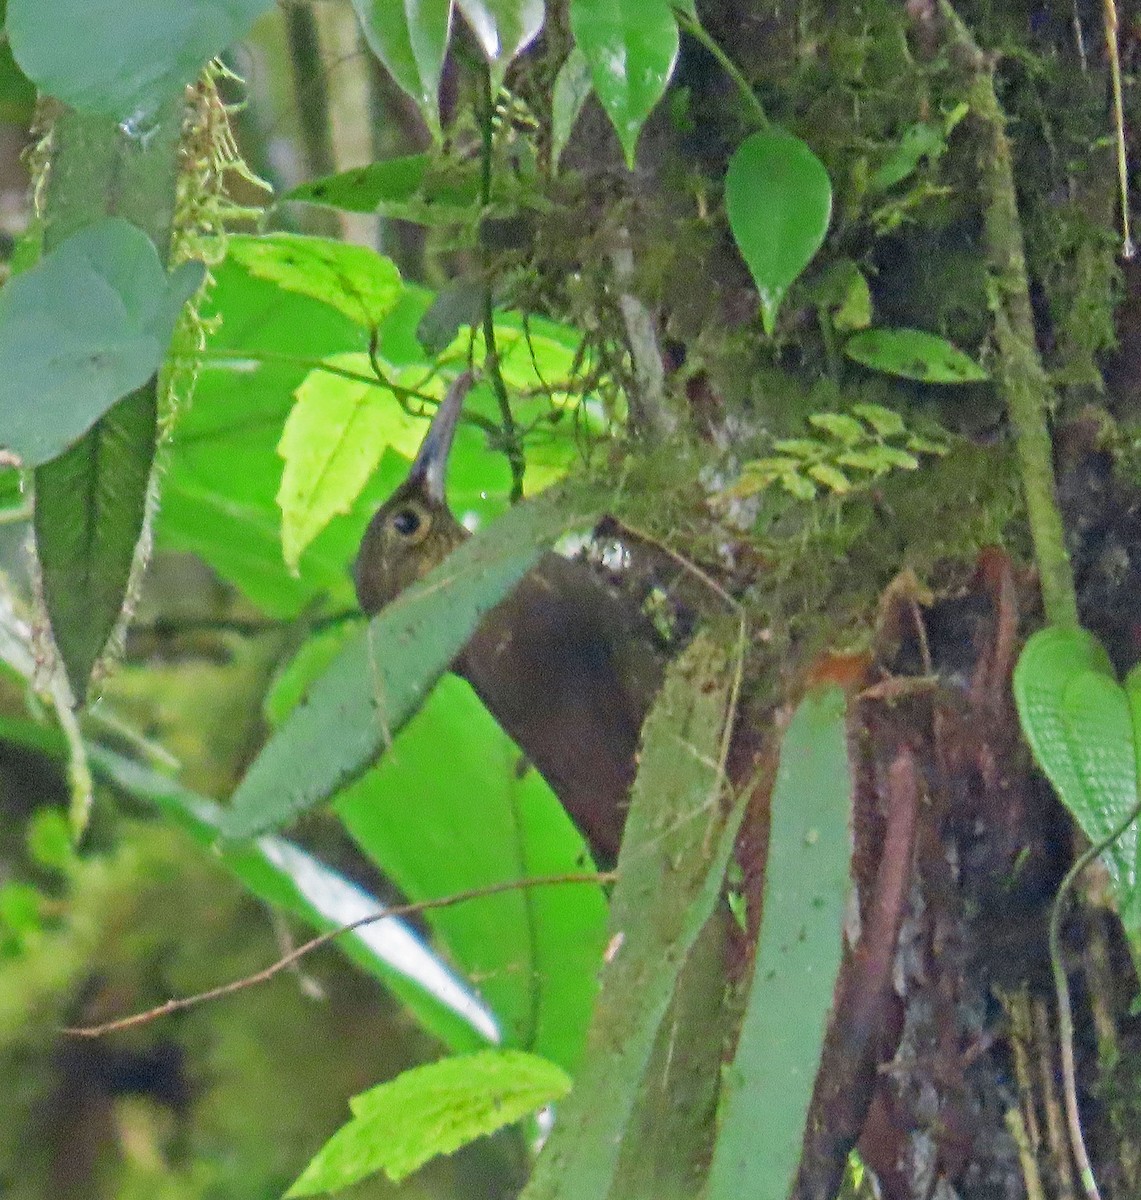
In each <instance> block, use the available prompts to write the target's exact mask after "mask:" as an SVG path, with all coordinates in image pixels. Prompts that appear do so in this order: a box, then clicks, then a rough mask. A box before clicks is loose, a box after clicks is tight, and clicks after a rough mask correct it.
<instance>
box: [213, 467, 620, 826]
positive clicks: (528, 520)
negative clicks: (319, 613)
mask: <svg viewBox="0 0 1141 1200" xmlns="http://www.w3.org/2000/svg"><path fill="white" fill-rule="evenodd" d="M606 500H607V495H606V493H605V492H599V493H597V494H596V493H595V491H594V490H593V489H591V488H589V487H586V486H581V487H579V488H578V489H577V490H563V491H562V492H561V494H559V495H557V496H556V495H553V494H552V493H546V494H545V495H543V496H540V497H539V498H538V499H537V500H535V501H532V502H530V503H528V504H522V505H519V506H518V507H517V508H514V509H512V510H511V511H510V512H509V513H507V514H506V515H505V516H503V517H502V518H501V519H500V520H499V521H497V522H495V523H494V524H493V525H492V526H491V527H490V528H489V529H488V530H486V531H482V532H481V533H479V534H477V535H476V536H475V537H474V538H472V539H471V540H470V541H469V542H466V543H465V544H464V545H462V546H460V547H459V548H458V549H457V550H455V551H454V552H453V553H452V554H451V555H449V556H448V558H447V560H446V561H445V562H443V563H441V564H440V565H439V566H438V567H436V568H435V569H434V570H432V571H430V572H429V573H428V574H427V575H426V576H425V577H424V579H423V580H422V581H420V582H419V583H418V584H416V585H415V586H414V587H412V588H410V589H409V590H408V591H407V592H405V593H404V594H403V595H401V596H399V597H398V598H397V599H396V600H395V601H394V602H393V603H392V604H391V605H389V607H388V608H386V609H385V610H384V612H382V613H381V614H380V615H379V616H377V617H375V618H374V619H373V620H372V621H371V622H370V624H369V626H368V628H367V629H365V630H362V631H361V633H360V634H359V635H358V636H356V637H354V638H353V639H351V640H350V642H349V643H348V644H347V646H346V647H345V649H344V650H343V651H342V652H341V653H340V654H339V655H338V656H337V658H336V659H335V660H334V661H333V663H332V665H331V666H330V667H329V669H328V671H326V672H325V674H324V675H322V676H321V678H320V679H319V680H318V682H317V683H316V684H315V685H314V687H313V690H312V692H311V693H310V695H309V698H308V702H307V703H306V704H304V705H303V706H301V707H300V708H298V709H296V710H295V711H294V712H293V713H292V714H291V715H290V717H289V719H288V720H287V721H286V722H285V724H284V725H283V726H282V728H281V729H280V730H278V732H277V733H276V734H274V735H273V737H271V738H270V740H269V742H268V743H267V744H266V746H265V748H264V749H263V750H262V752H261V754H259V755H258V757H257V759H256V760H255V761H254V763H253V765H252V766H251V767H250V769H249V771H248V772H247V774H246V777H245V779H243V780H242V782H241V784H240V785H239V786H238V789H237V791H236V792H235V794H234V799H233V805H232V807H231V808H230V810H229V812H228V814H227V818H228V819H227V829H226V833H227V835H228V836H229V837H248V836H250V835H252V834H256V833H261V832H263V831H264V830H266V829H269V828H271V827H273V826H275V825H281V824H284V823H285V822H287V821H289V820H291V819H292V818H294V817H296V816H297V815H298V814H299V813H301V812H304V811H305V810H306V809H308V808H310V807H312V806H313V805H314V804H318V803H320V802H321V801H323V800H327V799H329V798H330V797H331V796H332V795H333V794H334V793H335V792H337V791H338V790H339V789H340V788H341V787H342V786H344V785H345V784H347V783H349V782H350V781H351V780H352V779H354V778H357V777H358V776H359V775H360V774H361V773H362V771H364V769H365V768H366V767H368V766H369V765H370V764H371V763H373V762H374V761H375V760H376V759H377V758H378V757H379V755H380V753H381V751H382V750H383V749H384V748H385V746H386V745H387V744H388V743H389V742H390V741H391V739H392V736H393V734H395V733H396V732H397V731H398V730H399V729H400V727H401V726H402V725H403V724H404V722H405V721H407V720H408V718H409V717H410V716H411V715H412V714H413V713H414V712H415V711H416V709H417V708H418V707H419V706H420V704H421V703H422V702H423V700H424V697H425V696H426V695H427V693H428V691H429V689H430V688H431V687H432V685H433V684H434V683H435V682H436V680H437V679H438V678H439V677H440V675H441V674H442V673H443V672H444V671H445V670H446V669H447V666H448V664H449V663H450V662H451V661H452V660H453V659H454V658H455V657H456V655H457V653H458V652H459V651H460V649H461V648H462V647H463V645H464V643H465V642H466V641H467V640H468V638H469V637H470V636H471V633H472V631H473V630H474V629H475V627H476V625H477V624H478V623H479V621H480V619H481V618H482V617H483V616H484V615H485V614H486V613H487V612H488V611H489V609H491V608H492V607H494V606H495V605H496V604H497V603H498V602H499V601H500V600H502V599H503V598H504V597H505V596H506V595H507V594H508V593H509V592H510V591H511V589H512V588H513V587H514V586H515V584H516V583H517V582H518V580H519V579H520V578H521V577H522V576H523V575H524V574H525V573H526V572H527V571H528V570H529V569H530V568H531V567H532V566H533V565H534V564H535V563H536V562H537V561H538V559H539V557H540V555H541V554H542V553H543V552H544V551H545V550H546V549H548V548H549V547H550V546H551V544H552V543H553V542H554V541H556V540H557V539H558V538H559V537H561V536H562V535H563V534H565V533H567V532H568V531H570V530H572V529H576V528H581V527H582V526H584V525H589V524H590V523H591V522H592V521H593V520H594V519H596V518H597V516H598V515H599V513H601V512H602V511H603V510H604V509H605V507H606Z"/></svg>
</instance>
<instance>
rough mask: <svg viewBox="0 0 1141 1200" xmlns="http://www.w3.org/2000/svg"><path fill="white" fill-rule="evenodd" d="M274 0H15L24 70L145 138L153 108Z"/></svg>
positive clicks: (12, 12) (14, 35) (12, 26)
mask: <svg viewBox="0 0 1141 1200" xmlns="http://www.w3.org/2000/svg"><path fill="white" fill-rule="evenodd" d="M270 7H271V0H103V3H100V4H92V3H91V2H90V0H52V3H51V4H50V5H44V4H43V3H41V0H9V3H8V22H7V27H8V37H9V39H10V41H11V44H12V53H13V54H14V55H15V58H16V61H17V62H18V63H19V64H20V67H21V69H22V70H23V72H24V74H25V75H27V77H28V78H29V79H30V80H32V82H33V83H35V85H36V86H37V87H38V88H39V89H40V90H41V91H44V92H47V93H48V94H49V95H51V96H55V97H57V98H58V99H60V100H63V101H64V102H65V103H67V104H70V105H72V106H73V107H74V108H77V109H79V110H80V111H81V112H92V113H100V114H102V115H104V116H108V117H114V118H116V119H117V120H120V121H122V123H123V128H124V131H125V132H126V133H127V134H128V135H129V136H130V137H132V138H135V139H137V140H138V141H140V142H145V141H146V140H147V139H148V138H149V137H151V136H152V134H153V132H154V128H155V117H154V113H155V110H156V109H157V108H158V107H159V106H160V105H161V104H162V102H163V101H164V100H166V99H168V98H169V97H171V96H177V95H179V94H180V93H181V91H182V89H183V88H184V87H185V86H186V84H188V83H190V82H191V81H192V80H193V79H194V78H195V77H196V76H197V75H198V73H199V71H201V70H202V68H203V67H204V66H205V65H206V64H207V63H208V62H209V61H210V59H212V58H214V57H216V56H217V55H219V54H221V52H222V51H223V50H225V49H226V47H227V46H230V45H232V44H233V43H234V42H236V41H238V39H239V38H242V37H244V36H245V35H246V32H247V31H248V29H249V28H250V26H251V25H252V24H253V23H254V20H255V18H257V17H259V16H260V15H261V14H262V13H263V12H266V11H267V10H268V9H269V8H270Z"/></svg>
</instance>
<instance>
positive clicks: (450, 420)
mask: <svg viewBox="0 0 1141 1200" xmlns="http://www.w3.org/2000/svg"><path fill="white" fill-rule="evenodd" d="M473 382H474V381H473V379H472V373H471V372H470V371H464V373H463V374H462V375H459V376H457V378H456V380H455V382H454V383H453V384H452V386H451V387H450V388H448V394H447V395H446V396H445V397H444V398H443V400H441V401H440V407H439V408H438V409H436V415H435V416H434V417H433V418H432V424H431V425H429V426H428V432H427V433H426V434H425V435H424V440H423V441H422V442H421V443H420V449H419V451H418V452H417V454H416V461H415V462H414V463H413V464H412V469H411V470H410V471H409V472H408V482H409V483H416V484H420V485H421V486H422V487H423V489H424V493H425V495H426V497H427V498H428V499H429V500H431V501H435V502H436V503H437V504H443V503H445V500H444V476H445V475H446V474H447V470H448V455H449V454H450V453H451V450H452V440H453V439H454V438H455V436H456V426H458V425H459V422H460V410H461V409H462V408H463V406H464V399H465V397H466V396H467V394H468V392H469V391H470V390H471V385H472V383H473Z"/></svg>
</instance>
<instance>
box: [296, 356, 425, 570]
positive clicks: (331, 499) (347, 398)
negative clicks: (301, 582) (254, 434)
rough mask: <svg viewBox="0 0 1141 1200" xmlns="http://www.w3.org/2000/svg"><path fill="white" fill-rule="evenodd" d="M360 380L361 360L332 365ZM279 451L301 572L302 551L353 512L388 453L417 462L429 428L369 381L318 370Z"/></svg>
mask: <svg viewBox="0 0 1141 1200" xmlns="http://www.w3.org/2000/svg"><path fill="white" fill-rule="evenodd" d="M329 361H330V363H331V364H332V365H337V366H340V365H343V366H345V367H348V368H350V369H355V370H357V371H360V372H362V373H365V372H367V371H368V370H369V364H368V359H367V357H366V356H364V355H360V354H345V355H338V356H335V357H333V358H331V359H330V360H329ZM295 396H296V399H297V403H296V404H294V406H293V408H292V409H291V410H290V413H289V416H288V417H287V418H286V422H285V429H284V430H283V431H282V435H281V441H280V442H279V443H278V447H277V452H278V454H279V455H280V456H281V457H282V458H283V459H284V460H285V468H284V470H283V471H282V475H281V488H280V489H279V491H278V493H277V502H278V505H279V506H280V508H281V545H282V552H283V554H284V556H285V562H286V565H287V566H288V567H289V569H290V570H291V571H293V572H294V573H296V571H297V566H298V562H299V560H300V558H301V552H302V551H303V550H304V549H305V548H306V546H308V545H309V543H310V542H311V541H312V540H313V539H314V538H315V537H316V536H317V534H319V533H320V532H321V530H322V529H324V528H325V526H326V525H327V524H328V523H329V521H330V520H331V519H332V518H333V517H334V516H336V515H337V514H339V513H347V512H349V510H350V509H351V507H352V504H353V501H355V500H356V498H357V497H358V496H359V495H360V493H361V489H362V488H363V487H364V485H365V484H366V483H367V482H368V480H369V478H370V477H371V476H372V473H373V472H374V471H375V470H376V467H377V464H378V463H379V462H380V458H381V455H382V454H383V453H384V450H385V447H386V446H389V445H390V446H392V447H393V448H394V449H396V450H397V451H398V452H399V453H402V454H405V455H406V456H407V457H412V456H413V455H414V454H415V452H416V448H417V446H418V445H419V444H420V441H421V439H422V438H423V436H424V424H423V422H422V421H417V420H416V419H415V418H414V417H410V416H408V414H407V413H405V412H404V410H403V409H402V408H401V407H400V405H399V404H398V403H397V401H396V397H395V396H393V395H392V393H391V392H389V391H388V390H387V389H385V388H382V387H380V386H378V385H377V384H375V383H370V382H368V381H367V378H366V379H365V380H364V381H362V382H360V383H354V382H351V381H349V380H346V379H343V378H341V377H339V376H336V375H332V374H330V373H329V372H327V371H313V372H311V373H310V374H309V375H307V376H306V377H305V380H304V381H303V382H302V384H301V386H300V387H299V388H298V389H297V391H296V393H295Z"/></svg>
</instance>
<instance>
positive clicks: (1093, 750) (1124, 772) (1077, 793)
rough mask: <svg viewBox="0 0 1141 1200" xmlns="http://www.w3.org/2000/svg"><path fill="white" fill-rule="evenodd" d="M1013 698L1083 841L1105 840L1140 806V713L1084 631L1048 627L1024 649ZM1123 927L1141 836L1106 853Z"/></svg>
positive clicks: (1132, 898)
mask: <svg viewBox="0 0 1141 1200" xmlns="http://www.w3.org/2000/svg"><path fill="white" fill-rule="evenodd" d="M1014 698H1015V702H1016V704H1017V706H1018V715H1019V719H1020V720H1021V723H1022V729H1023V732H1024V733H1025V734H1026V738H1027V741H1029V743H1030V748H1031V750H1032V751H1033V752H1034V758H1035V761H1036V762H1037V763H1038V765H1039V766H1040V767H1041V768H1042V770H1043V771H1044V772H1045V774H1046V777H1047V778H1048V779H1049V780H1050V782H1051V783H1052V784H1053V785H1054V790H1055V791H1056V792H1057V793H1058V796H1059V797H1060V798H1061V800H1062V803H1063V804H1065V806H1066V808H1068V809H1069V811H1070V813H1071V814H1072V815H1073V817H1074V819H1075V820H1076V821H1077V822H1078V824H1079V825H1080V826H1081V828H1082V831H1083V832H1084V833H1085V835H1086V836H1087V837H1088V838H1089V839H1090V840H1091V841H1094V842H1097V841H1100V840H1102V839H1103V838H1105V837H1106V836H1107V835H1108V834H1109V833H1110V832H1112V830H1113V829H1114V828H1115V827H1116V826H1117V825H1119V824H1120V823H1121V822H1122V821H1123V820H1124V819H1125V818H1126V817H1127V816H1128V815H1129V813H1130V812H1131V811H1132V810H1133V809H1134V807H1135V806H1136V804H1137V780H1138V768H1137V734H1136V728H1135V725H1134V721H1133V711H1134V710H1135V709H1136V708H1137V707H1139V705H1138V704H1137V702H1136V701H1135V700H1134V698H1133V695H1132V693H1127V691H1126V689H1125V688H1123V687H1122V686H1121V685H1120V684H1119V683H1118V682H1117V681H1116V679H1115V678H1114V675H1113V667H1112V665H1111V664H1110V661H1109V657H1108V655H1107V654H1106V652H1105V650H1104V648H1103V647H1102V645H1101V643H1100V642H1098V640H1097V638H1095V637H1094V636H1093V634H1091V633H1089V632H1088V631H1087V630H1084V629H1063V628H1054V627H1052V628H1048V629H1043V630H1040V631H1039V632H1038V633H1036V634H1034V636H1033V637H1032V638H1031V639H1030V640H1029V641H1028V642H1027V643H1026V647H1025V649H1024V650H1023V651H1022V655H1021V657H1020V658H1019V660H1018V665H1017V667H1016V668H1015V671H1014ZM1103 858H1104V859H1105V862H1106V865H1107V867H1108V868H1109V872H1110V876H1111V877H1112V879H1113V884H1114V889H1115V891H1116V893H1117V896H1118V900H1119V902H1120V908H1121V913H1122V919H1123V921H1124V922H1125V924H1126V928H1127V929H1130V930H1132V931H1136V930H1137V929H1138V928H1139V920H1141V914H1139V913H1138V912H1137V911H1136V892H1137V831H1136V828H1132V829H1130V830H1128V831H1126V833H1125V834H1123V835H1122V836H1121V837H1120V838H1118V839H1117V840H1116V841H1115V842H1114V843H1113V844H1112V845H1111V846H1110V847H1108V849H1107V850H1106V851H1105V854H1104V855H1103Z"/></svg>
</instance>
